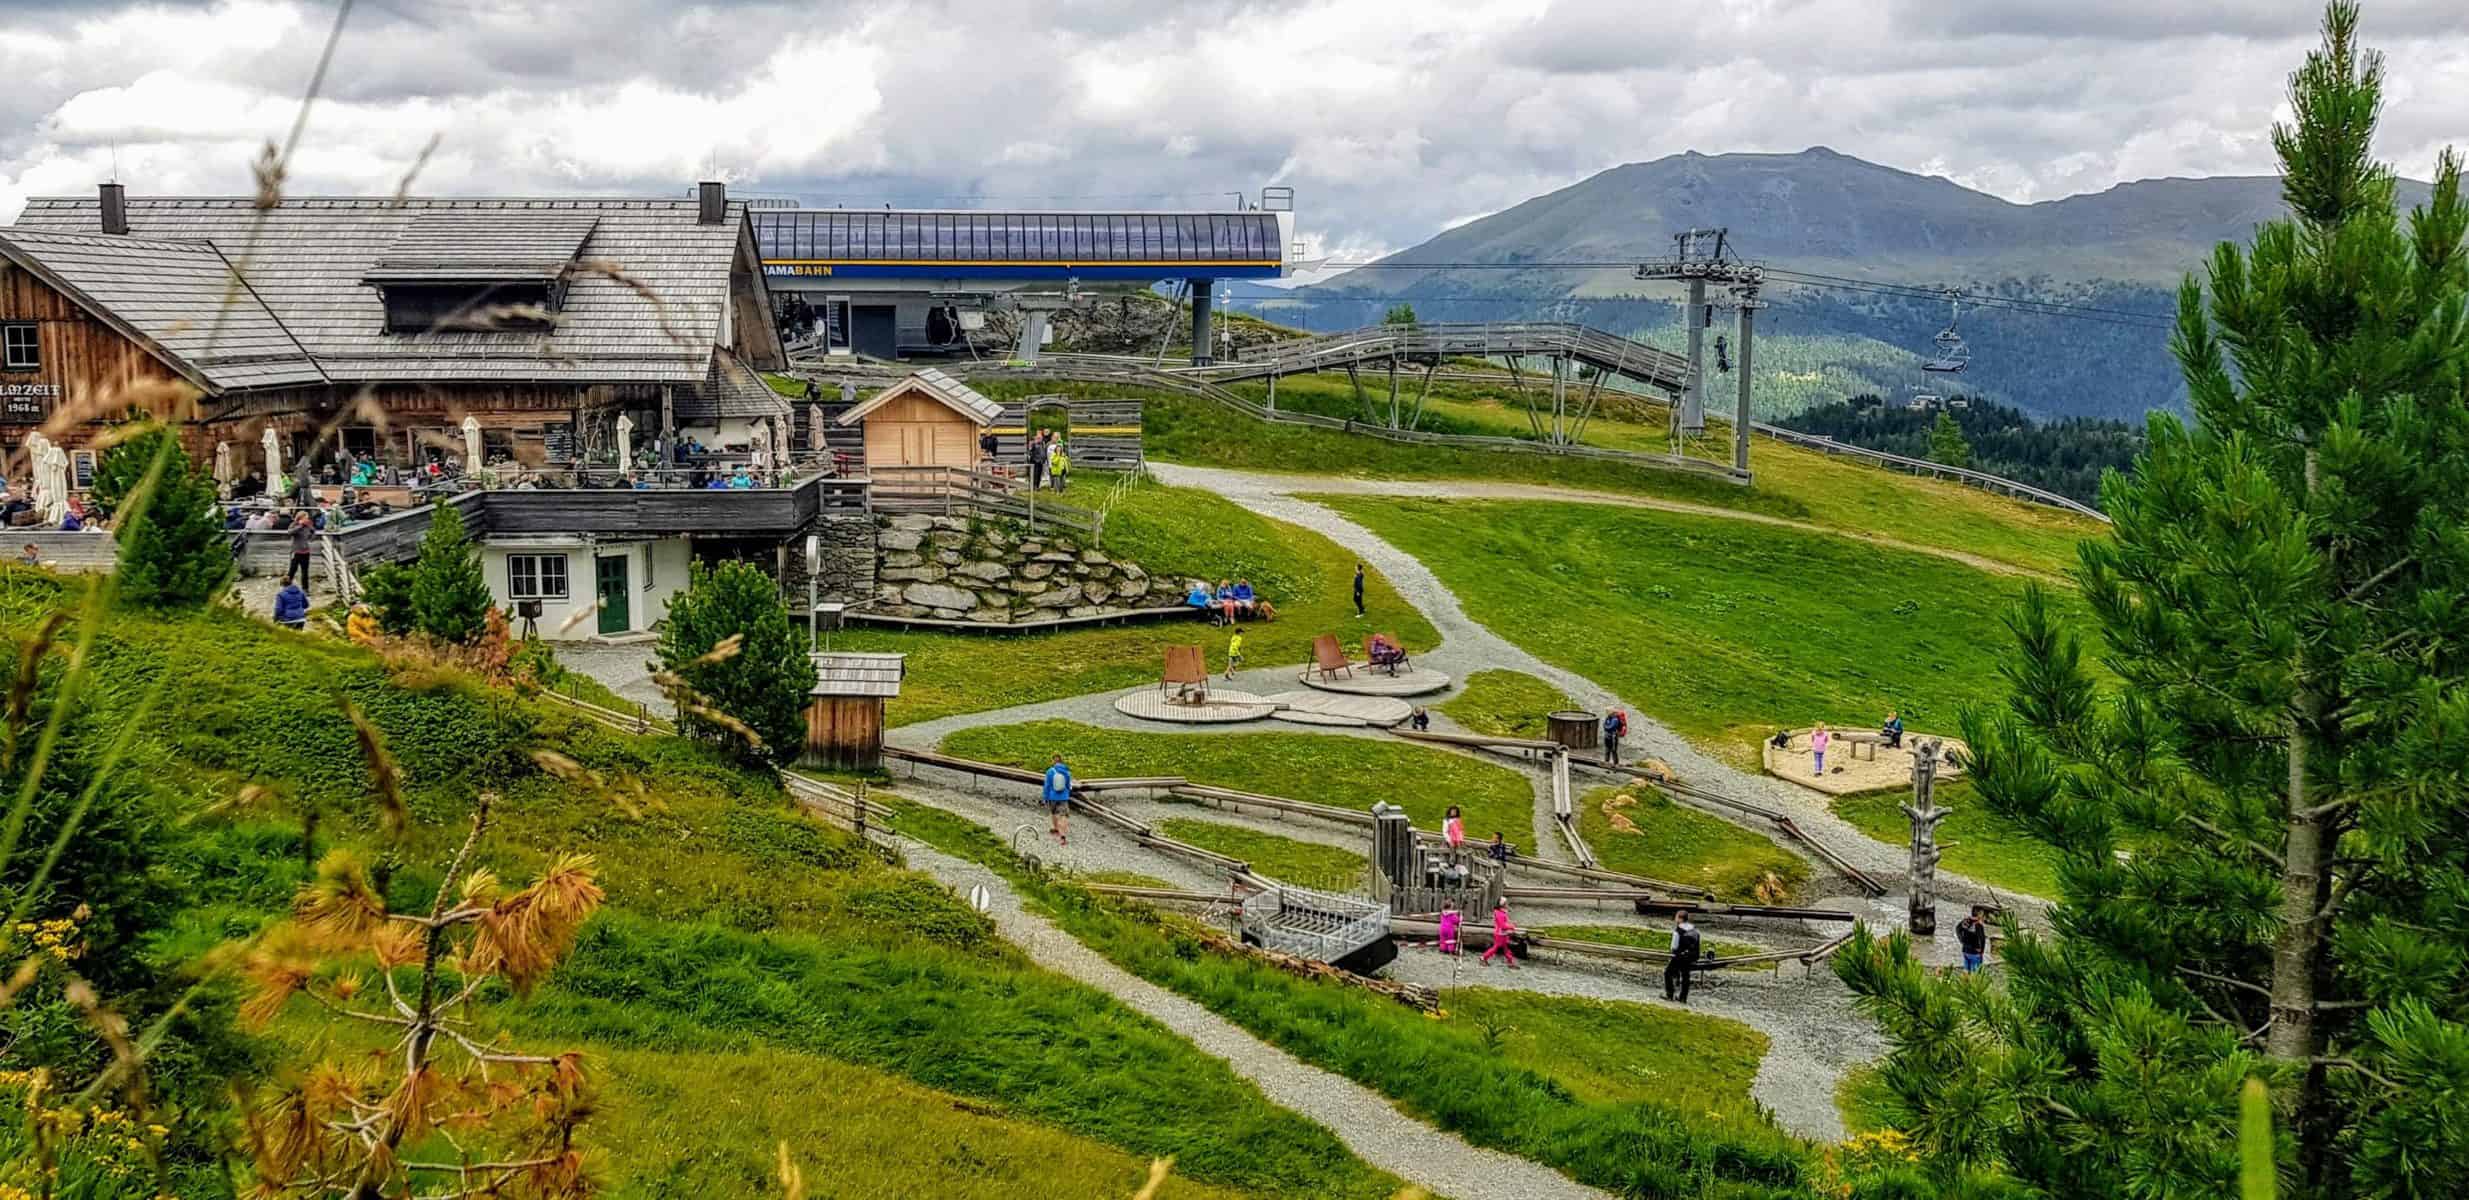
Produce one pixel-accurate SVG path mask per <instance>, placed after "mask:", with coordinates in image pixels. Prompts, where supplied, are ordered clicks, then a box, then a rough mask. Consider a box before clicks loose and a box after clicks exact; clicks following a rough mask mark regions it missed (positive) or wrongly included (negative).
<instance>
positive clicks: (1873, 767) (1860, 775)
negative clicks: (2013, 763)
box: [1761, 729, 1966, 796]
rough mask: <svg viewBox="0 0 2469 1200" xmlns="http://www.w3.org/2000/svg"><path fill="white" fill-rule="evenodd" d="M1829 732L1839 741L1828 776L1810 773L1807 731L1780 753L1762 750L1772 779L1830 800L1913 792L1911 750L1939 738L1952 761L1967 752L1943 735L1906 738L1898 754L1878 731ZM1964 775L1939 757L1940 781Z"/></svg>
mask: <svg viewBox="0 0 2469 1200" xmlns="http://www.w3.org/2000/svg"><path fill="white" fill-rule="evenodd" d="M1829 732H1830V733H1832V734H1833V735H1834V741H1833V744H1832V745H1829V746H1828V747H1827V749H1826V773H1825V774H1824V775H1818V774H1815V773H1813V772H1812V771H1811V770H1810V759H1809V731H1808V730H1806V729H1795V730H1793V731H1792V736H1791V740H1790V741H1789V742H1787V743H1785V744H1784V745H1783V746H1781V747H1779V748H1778V747H1777V746H1776V745H1775V744H1774V743H1773V742H1772V741H1771V740H1770V741H1768V742H1766V743H1764V744H1763V745H1762V747H1761V750H1762V752H1763V754H1764V759H1765V763H1766V773H1767V774H1769V775H1772V776H1774V777H1775V778H1777V779H1788V780H1791V781H1792V782H1794V783H1797V784H1799V785H1801V786H1802V787H1805V788H1810V789H1813V790H1815V791H1820V792H1824V793H1826V794H1827V795H1829V796H1849V795H1852V794H1853V793H1855V792H1877V791H1884V790H1886V789H1888V788H1909V787H1911V786H1912V754H1911V750H1912V747H1913V746H1914V745H1916V744H1918V743H1919V742H1921V741H1924V740H1927V739H1930V738H1935V739H1937V740H1938V741H1941V742H1943V743H1944V744H1945V747H1946V751H1947V754H1948V755H1951V754H1952V753H1953V752H1954V751H1956V750H1961V749H1965V748H1966V747H1965V746H1964V744H1963V741H1962V739H1960V738H1951V737H1946V736H1944V735H1941V734H1931V733H1906V734H1904V735H1903V746H1902V748H1900V749H1898V748H1896V747H1893V746H1885V745H1879V744H1877V731H1876V730H1874V729H1855V730H1849V731H1846V730H1841V729H1832V730H1829ZM1962 775H1963V769H1962V768H1961V767H1958V766H1956V765H1955V764H1954V762H1953V761H1952V760H1951V759H1950V758H1949V757H1947V756H1945V755H1941V756H1940V757H1939V759H1938V769H1937V777H1938V778H1940V779H1956V778H1961V777H1962Z"/></svg>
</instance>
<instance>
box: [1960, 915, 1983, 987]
mask: <svg viewBox="0 0 2469 1200" xmlns="http://www.w3.org/2000/svg"><path fill="white" fill-rule="evenodd" d="M1955 942H1956V943H1957V944H1958V945H1960V946H1962V947H1963V973H1964V974H1966V975H1971V974H1975V973H1977V972H1978V971H1979V970H1980V964H1981V963H1982V962H1983V961H1984V960H1986V959H1987V958H1988V957H1989V923H1988V922H1986V921H1983V920H1981V919H1980V906H1979V905H1977V904H1975V905H1973V906H1972V915H1970V916H1968V917H1965V918H1963V919H1962V920H1960V921H1957V922H1955Z"/></svg>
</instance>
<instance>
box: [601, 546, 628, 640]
mask: <svg viewBox="0 0 2469 1200" xmlns="http://www.w3.org/2000/svg"><path fill="white" fill-rule="evenodd" d="M592 562H593V568H592V573H593V576H594V580H595V582H596V584H597V585H598V590H599V594H600V632H602V633H604V634H607V633H625V632H627V631H628V630H631V629H633V628H634V613H633V610H632V609H630V608H628V607H627V599H628V596H627V591H626V560H625V559H623V558H596V559H593V560H592Z"/></svg>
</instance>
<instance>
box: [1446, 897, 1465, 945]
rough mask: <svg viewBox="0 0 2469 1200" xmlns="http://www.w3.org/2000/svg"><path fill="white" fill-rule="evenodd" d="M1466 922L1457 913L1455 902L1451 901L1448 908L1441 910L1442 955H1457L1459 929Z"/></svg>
mask: <svg viewBox="0 0 2469 1200" xmlns="http://www.w3.org/2000/svg"><path fill="white" fill-rule="evenodd" d="M1464 921H1465V918H1464V917H1463V916H1461V915H1459V913H1458V911H1457V901H1455V900H1452V901H1450V902H1449V906H1448V907H1447V908H1444V909H1441V910H1440V952H1441V953H1442V954H1455V953H1457V929H1458V926H1459V925H1461V924H1463V923H1464Z"/></svg>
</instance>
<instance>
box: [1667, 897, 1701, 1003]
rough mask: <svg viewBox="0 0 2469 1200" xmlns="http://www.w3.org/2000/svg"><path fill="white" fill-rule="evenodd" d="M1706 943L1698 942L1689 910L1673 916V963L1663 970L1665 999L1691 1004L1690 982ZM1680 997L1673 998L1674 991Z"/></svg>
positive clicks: (1695, 928)
mask: <svg viewBox="0 0 2469 1200" xmlns="http://www.w3.org/2000/svg"><path fill="white" fill-rule="evenodd" d="M1703 946H1704V943H1702V942H1700V941H1699V940H1698V936H1697V926H1695V925H1692V924H1690V923H1689V910H1687V909H1685V908H1684V909H1682V910H1680V911H1679V912H1676V913H1673V914H1672V961H1671V962H1670V963H1668V964H1666V965H1665V966H1664V968H1663V998H1664V999H1666V1000H1671V999H1675V998H1677V999H1678V1000H1679V1001H1680V1002H1681V1003H1682V1004H1687V1003H1688V1002H1689V980H1690V978H1691V977H1692V976H1694V975H1696V974H1697V959H1698V954H1699V953H1700V951H1701V950H1702V948H1703ZM1674 989H1678V990H1679V993H1680V994H1679V996H1678V997H1674V996H1673V994H1672V993H1673V990H1674Z"/></svg>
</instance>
